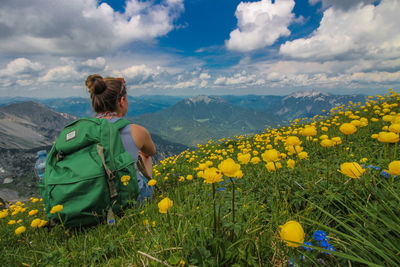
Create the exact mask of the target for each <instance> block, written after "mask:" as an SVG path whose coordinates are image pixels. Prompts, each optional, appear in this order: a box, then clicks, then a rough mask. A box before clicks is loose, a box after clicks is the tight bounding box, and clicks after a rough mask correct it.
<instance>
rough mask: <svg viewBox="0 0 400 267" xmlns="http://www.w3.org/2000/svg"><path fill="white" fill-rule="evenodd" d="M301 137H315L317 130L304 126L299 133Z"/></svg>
mask: <svg viewBox="0 0 400 267" xmlns="http://www.w3.org/2000/svg"><path fill="white" fill-rule="evenodd" d="M301 134H302V135H303V136H307V137H308V136H315V135H317V129H316V128H315V127H314V126H306V127H304V129H303V131H302V132H301Z"/></svg>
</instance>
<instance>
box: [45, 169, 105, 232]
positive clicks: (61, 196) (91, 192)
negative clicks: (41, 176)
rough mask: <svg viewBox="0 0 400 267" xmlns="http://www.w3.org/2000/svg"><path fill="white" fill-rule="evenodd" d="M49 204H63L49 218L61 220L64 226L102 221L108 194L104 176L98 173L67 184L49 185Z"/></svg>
mask: <svg viewBox="0 0 400 267" xmlns="http://www.w3.org/2000/svg"><path fill="white" fill-rule="evenodd" d="M49 202H50V205H51V206H55V205H58V204H61V205H63V210H62V211H61V212H60V213H59V215H58V214H50V219H52V218H53V219H55V220H58V221H59V220H61V221H62V223H63V224H64V225H65V226H77V225H90V224H97V223H99V222H102V221H103V220H104V219H105V218H106V216H107V209H108V207H109V205H110V194H109V189H108V185H107V182H106V177H105V176H104V175H100V176H97V177H93V178H91V179H85V180H81V181H77V182H74V183H69V184H54V185H51V189H50V191H49Z"/></svg>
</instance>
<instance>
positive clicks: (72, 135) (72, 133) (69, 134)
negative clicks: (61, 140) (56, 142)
mask: <svg viewBox="0 0 400 267" xmlns="http://www.w3.org/2000/svg"><path fill="white" fill-rule="evenodd" d="M75 137H76V130H73V131H72V132H70V133H67V135H66V136H65V139H66V141H69V140H71V139H73V138H75Z"/></svg>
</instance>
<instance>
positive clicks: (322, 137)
mask: <svg viewBox="0 0 400 267" xmlns="http://www.w3.org/2000/svg"><path fill="white" fill-rule="evenodd" d="M319 139H321V140H325V139H329V136H327V135H326V134H323V135H321V136H320V137H319Z"/></svg>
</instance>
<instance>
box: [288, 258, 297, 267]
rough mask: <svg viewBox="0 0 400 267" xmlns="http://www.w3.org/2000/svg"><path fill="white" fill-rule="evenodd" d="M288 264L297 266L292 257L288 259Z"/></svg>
mask: <svg viewBox="0 0 400 267" xmlns="http://www.w3.org/2000/svg"><path fill="white" fill-rule="evenodd" d="M289 266H294V267H297V266H298V265H297V263H296V262H295V261H294V260H293V259H291V260H289Z"/></svg>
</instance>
